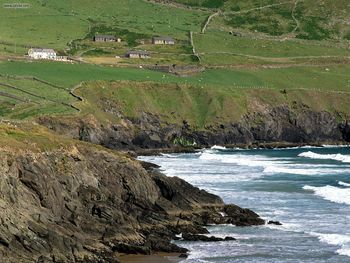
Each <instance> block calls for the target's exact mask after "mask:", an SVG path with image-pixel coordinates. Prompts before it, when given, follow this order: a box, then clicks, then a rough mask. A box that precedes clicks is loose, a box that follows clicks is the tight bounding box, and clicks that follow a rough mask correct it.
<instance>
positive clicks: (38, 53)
mask: <svg viewBox="0 0 350 263" xmlns="http://www.w3.org/2000/svg"><path fill="white" fill-rule="evenodd" d="M28 56H29V57H30V58H32V59H51V60H56V58H57V54H56V51H55V50H53V49H48V48H31V49H29V50H28Z"/></svg>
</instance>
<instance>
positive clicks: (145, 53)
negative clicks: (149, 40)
mask: <svg viewBox="0 0 350 263" xmlns="http://www.w3.org/2000/svg"><path fill="white" fill-rule="evenodd" d="M126 54H127V55H133V54H134V55H146V56H147V55H149V52H147V51H144V50H130V51H128V52H127V53H126Z"/></svg>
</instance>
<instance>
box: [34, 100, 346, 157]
mask: <svg viewBox="0 0 350 263" xmlns="http://www.w3.org/2000/svg"><path fill="white" fill-rule="evenodd" d="M76 120H77V119H71V120H67V119H62V118H60V119H59V118H47V117H43V118H41V119H39V123H40V124H43V125H45V126H46V127H49V128H50V129H52V130H54V131H55V132H57V133H60V134H65V135H69V136H70V137H73V138H75V139H80V140H83V141H89V142H93V143H96V144H100V145H104V146H106V147H108V148H111V149H124V150H140V149H172V150H174V149H175V148H176V147H177V146H196V147H209V146H212V145H215V144H217V145H231V146H237V145H238V146H257V145H258V146H259V145H261V146H263V145H265V144H272V145H277V144H281V143H282V144H283V143H285V144H287V145H288V144H295V145H298V144H327V143H328V144H335V143H348V142H350V124H349V122H348V121H347V119H346V118H344V117H342V116H341V115H339V114H336V113H330V112H328V111H314V110H312V109H310V108H308V107H307V106H306V105H295V108H291V107H290V106H287V105H280V106H278V107H270V108H269V109H267V110H264V111H256V112H252V113H248V114H245V115H243V116H242V117H241V119H240V120H239V121H232V122H230V121H226V122H219V121H218V122H217V123H216V124H211V125H207V126H205V127H204V128H203V129H197V128H196V127H193V126H191V124H189V122H188V121H187V120H185V119H184V120H183V123H182V124H174V123H169V122H166V121H162V118H161V116H159V115H155V114H152V113H147V112H143V113H142V114H141V117H140V118H137V119H130V118H127V117H123V116H122V120H121V121H119V122H116V123H112V124H104V125H102V124H101V123H100V122H99V121H98V120H97V119H96V118H95V117H94V116H92V115H90V116H85V117H82V118H78V120H77V121H76Z"/></svg>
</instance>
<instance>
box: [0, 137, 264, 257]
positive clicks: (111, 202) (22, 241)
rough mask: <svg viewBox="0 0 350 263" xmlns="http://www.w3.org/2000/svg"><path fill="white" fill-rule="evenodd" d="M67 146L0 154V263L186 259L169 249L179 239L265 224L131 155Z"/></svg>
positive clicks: (176, 247) (83, 146) (183, 250)
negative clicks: (167, 255) (158, 255)
mask: <svg viewBox="0 0 350 263" xmlns="http://www.w3.org/2000/svg"><path fill="white" fill-rule="evenodd" d="M69 145H71V146H60V147H59V148H57V149H56V148H51V150H50V151H46V152H40V151H31V150H29V149H28V150H26V151H19V152H16V151H14V152H10V151H9V150H6V152H5V151H4V150H2V152H0V172H1V177H0V188H1V189H2V191H1V192H0V197H1V200H0V206H1V209H2V212H1V213H0V222H1V225H0V258H1V262H2V263H17V262H23V263H29V262H30V263H32V262H45V263H49V262H50V263H51V262H62V263H65V262H67V263H68V262H102V263H104V262H106V263H107V262H118V258H117V254H118V253H119V252H125V253H143V254H149V253H154V252H179V253H185V252H186V251H187V250H186V249H183V248H180V247H178V246H177V245H175V244H172V243H171V240H172V239H173V238H174V237H175V236H176V235H177V234H180V233H190V234H206V233H207V232H208V231H207V230H206V229H205V228H204V226H205V224H207V223H211V222H212V223H233V224H236V225H253V224H260V223H261V221H263V220H262V219H260V218H259V216H258V215H256V214H255V213H253V212H251V211H250V210H247V209H242V208H239V207H237V206H230V205H228V206H227V205H225V204H224V203H223V201H222V200H221V198H219V197H217V196H215V195H213V194H209V193H207V192H205V191H203V190H200V189H198V188H196V187H193V186H192V185H190V184H188V183H187V182H185V181H183V180H181V179H179V178H176V177H173V178H170V177H166V176H164V175H162V174H161V173H159V172H157V171H155V170H154V169H153V168H152V166H151V165H147V164H145V163H143V164H141V163H139V162H138V161H135V160H133V159H131V158H130V157H128V156H127V155H123V154H120V153H116V152H111V151H108V150H104V149H102V148H101V147H95V146H93V145H87V144H83V143H81V144H79V143H78V144H77V145H75V146H72V144H69ZM142 165H143V166H145V167H146V168H147V169H148V171H147V170H146V169H145V168H143V166H142ZM222 212H223V213H225V215H224V216H222V214H220V213H222Z"/></svg>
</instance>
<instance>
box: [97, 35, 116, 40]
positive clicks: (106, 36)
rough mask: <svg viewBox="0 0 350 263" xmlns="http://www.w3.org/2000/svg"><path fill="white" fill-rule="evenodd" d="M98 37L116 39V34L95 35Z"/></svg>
mask: <svg viewBox="0 0 350 263" xmlns="http://www.w3.org/2000/svg"><path fill="white" fill-rule="evenodd" d="M95 37H96V38H110V39H116V37H115V36H112V35H95Z"/></svg>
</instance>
